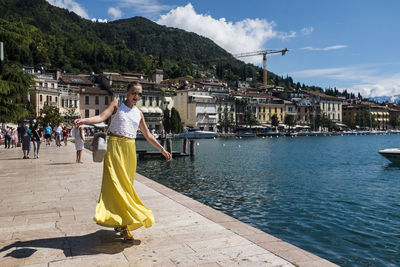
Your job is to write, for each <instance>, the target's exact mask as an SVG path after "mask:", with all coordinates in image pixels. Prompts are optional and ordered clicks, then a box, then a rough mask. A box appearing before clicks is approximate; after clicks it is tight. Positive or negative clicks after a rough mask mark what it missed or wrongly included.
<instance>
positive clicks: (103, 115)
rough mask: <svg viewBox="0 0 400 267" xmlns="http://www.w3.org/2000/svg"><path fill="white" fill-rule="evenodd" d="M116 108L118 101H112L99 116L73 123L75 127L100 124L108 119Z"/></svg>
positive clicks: (77, 120)
mask: <svg viewBox="0 0 400 267" xmlns="http://www.w3.org/2000/svg"><path fill="white" fill-rule="evenodd" d="M117 108H118V99H114V100H113V101H112V102H111V103H110V105H109V106H108V107H107V108H106V109H105V110H104V111H103V112H102V113H100V114H99V115H97V116H93V117H90V118H84V119H76V120H75V121H74V123H75V127H77V126H79V125H82V124H95V123H100V122H103V121H105V120H106V119H108V118H109V117H110V116H111V115H112V114H113V113H114V111H115V110H116V109H117Z"/></svg>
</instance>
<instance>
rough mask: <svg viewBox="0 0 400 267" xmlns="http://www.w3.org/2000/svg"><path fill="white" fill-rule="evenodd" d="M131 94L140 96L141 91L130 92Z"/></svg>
mask: <svg viewBox="0 0 400 267" xmlns="http://www.w3.org/2000/svg"><path fill="white" fill-rule="evenodd" d="M132 95H134V96H139V97H142V95H143V94H142V93H140V92H132Z"/></svg>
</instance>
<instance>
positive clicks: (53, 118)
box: [38, 106, 63, 127]
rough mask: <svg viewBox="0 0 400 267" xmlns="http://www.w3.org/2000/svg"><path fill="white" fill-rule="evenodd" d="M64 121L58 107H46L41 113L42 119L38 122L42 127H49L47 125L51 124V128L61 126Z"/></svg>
mask: <svg viewBox="0 0 400 267" xmlns="http://www.w3.org/2000/svg"><path fill="white" fill-rule="evenodd" d="M62 121H63V119H62V117H61V115H60V111H59V109H58V108H57V107H53V106H45V107H44V108H43V109H42V110H41V111H40V117H39V118H38V122H39V123H40V124H41V125H47V123H49V124H50V126H53V127H54V126H56V125H58V124H60V123H61V122H62Z"/></svg>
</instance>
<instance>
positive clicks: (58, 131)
mask: <svg viewBox="0 0 400 267" xmlns="http://www.w3.org/2000/svg"><path fill="white" fill-rule="evenodd" d="M53 130H54V137H55V139H56V146H58V147H60V146H61V133H62V127H61V126H60V124H58V125H57V126H56V127H54V129H53Z"/></svg>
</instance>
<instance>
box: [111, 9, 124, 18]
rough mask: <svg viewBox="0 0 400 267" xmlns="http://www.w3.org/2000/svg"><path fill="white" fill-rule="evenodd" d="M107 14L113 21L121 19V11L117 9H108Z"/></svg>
mask: <svg viewBox="0 0 400 267" xmlns="http://www.w3.org/2000/svg"><path fill="white" fill-rule="evenodd" d="M107 13H108V14H109V15H111V16H113V18H114V19H119V18H121V17H122V11H121V9H119V8H115V7H110V8H109V9H108V11H107Z"/></svg>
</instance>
